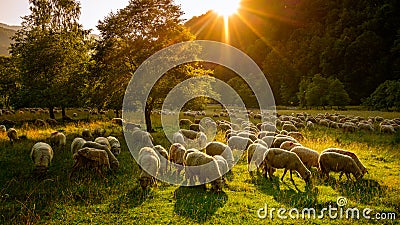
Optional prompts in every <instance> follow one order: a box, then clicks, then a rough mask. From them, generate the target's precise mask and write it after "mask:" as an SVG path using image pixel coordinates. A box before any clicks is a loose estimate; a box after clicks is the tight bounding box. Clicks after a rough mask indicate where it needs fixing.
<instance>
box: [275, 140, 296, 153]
mask: <svg viewBox="0 0 400 225" xmlns="http://www.w3.org/2000/svg"><path fill="white" fill-rule="evenodd" d="M298 146H301V144H299V143H295V142H293V141H284V142H283V143H282V144H281V145H280V147H279V148H281V149H284V150H286V151H290V150H292V148H294V147H298Z"/></svg>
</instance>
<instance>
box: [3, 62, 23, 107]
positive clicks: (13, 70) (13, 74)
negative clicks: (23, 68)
mask: <svg viewBox="0 0 400 225" xmlns="http://www.w3.org/2000/svg"><path fill="white" fill-rule="evenodd" d="M18 75H19V71H18V68H17V66H16V62H15V59H13V58H11V57H9V56H0V107H6V108H10V106H11V99H12V97H14V95H15V93H16V92H17V91H18V88H19V80H18Z"/></svg>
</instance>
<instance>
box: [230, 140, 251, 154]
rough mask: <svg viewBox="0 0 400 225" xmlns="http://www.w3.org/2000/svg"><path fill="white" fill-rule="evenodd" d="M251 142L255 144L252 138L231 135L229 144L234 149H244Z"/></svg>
mask: <svg viewBox="0 0 400 225" xmlns="http://www.w3.org/2000/svg"><path fill="white" fill-rule="evenodd" d="M251 144H253V141H252V140H251V139H250V138H245V137H240V136H233V137H230V138H229V140H228V146H229V147H230V148H231V149H232V150H240V151H244V150H246V149H247V148H248V147H249V146H250V145H251Z"/></svg>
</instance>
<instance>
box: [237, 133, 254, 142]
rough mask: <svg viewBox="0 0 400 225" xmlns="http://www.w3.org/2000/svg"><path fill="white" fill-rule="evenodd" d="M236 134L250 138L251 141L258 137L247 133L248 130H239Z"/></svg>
mask: <svg viewBox="0 0 400 225" xmlns="http://www.w3.org/2000/svg"><path fill="white" fill-rule="evenodd" d="M237 136H240V137H244V138H250V139H251V140H252V141H253V142H254V141H256V140H257V139H258V138H257V136H256V135H254V134H252V133H249V132H240V133H238V134H237Z"/></svg>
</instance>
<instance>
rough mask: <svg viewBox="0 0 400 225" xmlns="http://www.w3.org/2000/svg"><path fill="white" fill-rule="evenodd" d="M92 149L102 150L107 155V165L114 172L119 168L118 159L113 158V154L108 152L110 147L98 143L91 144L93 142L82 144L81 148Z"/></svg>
mask: <svg viewBox="0 0 400 225" xmlns="http://www.w3.org/2000/svg"><path fill="white" fill-rule="evenodd" d="M86 147H88V148H93V149H99V150H104V151H105V152H106V153H107V156H108V159H109V161H110V162H109V164H110V168H111V169H112V170H113V171H115V170H117V169H118V167H119V161H118V159H117V158H116V157H115V156H114V154H113V153H112V152H111V151H110V147H109V146H107V145H104V144H101V143H98V142H93V141H87V142H85V143H84V144H83V146H82V148H86Z"/></svg>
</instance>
